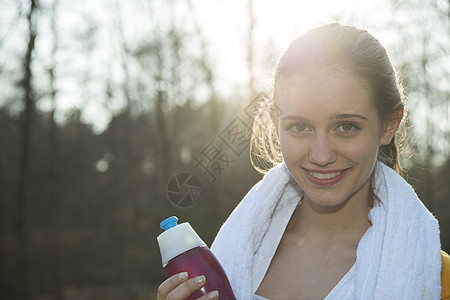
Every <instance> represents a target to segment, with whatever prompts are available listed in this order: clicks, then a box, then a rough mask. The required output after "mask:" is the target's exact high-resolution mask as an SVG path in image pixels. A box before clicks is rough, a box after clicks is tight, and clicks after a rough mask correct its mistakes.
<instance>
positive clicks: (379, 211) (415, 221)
mask: <svg viewBox="0 0 450 300" xmlns="http://www.w3.org/2000/svg"><path fill="white" fill-rule="evenodd" d="M374 192H375V194H376V196H377V198H378V199H379V200H380V201H376V203H375V206H374V207H373V208H372V209H371V211H370V213H369V220H370V221H371V223H372V226H371V227H370V228H369V229H368V230H367V232H366V233H365V234H364V236H363V238H362V239H361V241H360V243H359V244H358V248H357V252H356V262H355V265H354V266H353V267H352V269H353V270H352V271H354V272H355V273H354V276H352V277H351V278H353V279H352V280H345V281H342V282H340V283H339V284H338V285H337V286H339V289H337V288H336V289H333V290H332V291H331V292H330V294H329V297H328V296H327V299H344V298H346V299H347V298H348V297H349V294H348V291H353V292H352V293H351V294H352V296H351V298H355V299H382V300H384V299H440V294H441V282H440V270H441V256H440V240H439V226H438V222H437V221H436V219H435V218H434V217H433V216H432V214H431V213H430V212H429V211H428V210H427V209H426V207H425V206H424V205H423V204H422V202H421V201H420V200H419V199H418V198H417V196H416V194H415V192H414V190H413V189H412V188H411V186H410V185H409V184H408V183H407V182H406V181H405V180H404V179H403V178H402V177H401V176H400V175H399V174H397V173H396V172H395V171H393V170H392V169H391V168H389V167H387V166H386V165H384V164H382V163H380V162H378V163H377V164H376V168H375V191H374ZM301 197H302V191H301V190H300V189H299V187H298V186H297V185H296V184H295V182H293V180H292V178H291V176H290V174H289V171H288V170H287V168H286V165H285V164H284V163H281V164H279V165H278V166H276V167H274V168H273V169H272V170H270V171H269V172H268V173H267V174H266V175H265V176H264V178H263V180H262V181H260V182H259V183H257V184H256V185H255V186H254V187H253V188H252V189H251V190H250V191H249V193H248V194H247V195H246V196H245V197H244V199H243V200H242V201H241V203H240V204H239V205H238V206H237V207H236V209H235V210H234V211H233V213H232V214H231V215H230V217H229V218H228V219H227V221H226V222H225V223H224V224H223V226H222V228H221V229H220V231H219V233H218V235H217V237H216V239H215V241H214V243H213V245H212V247H211V249H212V251H213V253H214V254H215V255H216V257H217V258H218V259H219V261H220V262H221V264H222V266H223V267H224V269H225V272H226V273H227V275H228V277H229V279H230V283H231V286H232V288H233V291H234V293H235V295H236V297H237V299H239V300H240V299H242V300H247V299H253V296H254V293H255V291H256V290H257V288H258V286H259V284H260V282H261V280H262V278H263V277H264V275H265V272H266V270H267V265H268V263H270V259H271V258H272V256H273V254H274V253H275V250H276V247H277V246H278V243H279V241H280V240H281V237H282V235H283V233H284V230H285V228H286V226H287V223H288V221H289V218H290V216H291V215H292V213H293V211H294V210H295V208H296V206H297V204H298V203H299V201H301V200H300V199H301ZM269 224H270V228H269ZM263 239H264V240H265V239H270V240H274V241H275V243H262V242H263ZM262 244H263V245H271V246H270V247H267V249H265V248H264V247H261V245H262ZM262 248H263V249H262ZM265 254H266V256H265ZM267 254H269V261H268V262H267V261H266V262H264V261H263V260H264V257H267ZM341 291H342V293H344V291H345V295H344V294H342V293H341Z"/></svg>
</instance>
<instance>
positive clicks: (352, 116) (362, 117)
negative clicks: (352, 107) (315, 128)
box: [331, 114, 369, 121]
mask: <svg viewBox="0 0 450 300" xmlns="http://www.w3.org/2000/svg"><path fill="white" fill-rule="evenodd" d="M349 118H359V119H363V120H366V121H368V120H369V118H367V117H365V116H363V115H358V114H334V115H333V117H331V119H349Z"/></svg>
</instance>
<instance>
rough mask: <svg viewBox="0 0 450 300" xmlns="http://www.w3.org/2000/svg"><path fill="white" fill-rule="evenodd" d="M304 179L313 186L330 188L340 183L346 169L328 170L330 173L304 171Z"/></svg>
mask: <svg viewBox="0 0 450 300" xmlns="http://www.w3.org/2000/svg"><path fill="white" fill-rule="evenodd" d="M305 171H306V175H307V176H306V177H308V179H309V180H310V181H311V182H312V183H313V184H315V185H319V186H332V185H335V184H336V183H338V182H339V181H341V180H342V179H343V178H344V177H345V175H346V174H347V171H348V169H340V170H330V171H328V172H327V171H322V170H317V171H311V170H308V169H305Z"/></svg>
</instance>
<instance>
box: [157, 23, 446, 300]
mask: <svg viewBox="0 0 450 300" xmlns="http://www.w3.org/2000/svg"><path fill="white" fill-rule="evenodd" d="M404 115H405V110H404V97H403V94H402V88H401V84H400V83H399V80H398V77H397V74H396V72H395V70H394V68H393V67H392V65H391V63H390V60H389V57H388V55H387V53H386V50H385V49H384V48H383V46H382V45H381V44H380V43H379V42H378V41H377V40H376V39H375V38H374V37H373V36H372V35H370V34H369V33H368V32H366V31H364V30H360V29H357V28H354V27H349V26H342V25H339V24H329V25H325V26H322V27H319V28H316V29H313V30H311V31H309V32H308V33H306V34H305V35H302V36H300V37H299V38H298V39H296V40H295V41H293V42H292V43H291V45H290V46H289V48H288V49H287V51H286V52H285V53H284V54H283V56H282V57H281V59H280V61H279V64H278V67H277V70H276V74H275V78H274V88H273V92H272V94H271V95H270V96H269V97H267V98H266V99H265V100H264V101H263V103H261V106H260V109H259V110H258V113H257V114H256V118H255V120H254V136H253V149H252V151H255V152H256V156H257V157H259V158H260V159H262V160H263V161H265V162H268V163H270V164H271V165H273V166H274V167H273V168H272V169H270V171H268V172H267V174H266V175H265V176H264V178H263V180H262V181H260V182H259V183H257V184H256V185H255V186H254V187H253V188H252V189H251V190H250V192H249V193H248V194H247V195H246V196H245V198H244V199H243V200H242V201H241V203H240V204H239V205H238V207H237V208H236V209H235V210H234V211H233V213H232V214H231V215H230V217H229V218H228V220H227V221H226V222H225V223H224V225H223V226H222V228H221V229H220V231H219V233H218V235H217V237H216V240H215V241H214V244H213V246H212V251H213V252H214V253H215V255H216V256H217V258H218V259H219V261H220V262H221V263H222V265H223V267H224V269H225V271H226V273H227V275H228V276H229V279H230V283H231V285H232V287H233V291H234V292H235V295H236V297H237V299H324V298H325V299H368V298H370V299H439V298H440V296H441V276H440V275H441V252H440V241H439V226H438V222H437V221H436V219H435V218H434V217H433V216H432V215H431V213H430V212H429V211H428V210H427V209H426V208H425V207H424V206H423V204H422V203H421V202H420V200H419V199H418V198H417V196H416V194H415V193H414V191H413V189H412V188H411V187H410V186H409V185H408V184H407V183H406V181H404V179H403V178H402V177H401V176H400V175H399V171H400V165H399V159H398V155H397V144H396V142H397V141H396V133H397V132H398V128H399V126H400V124H401V122H402V119H403V117H404ZM260 170H261V169H260ZM204 280H205V278H203V277H200V278H192V279H189V280H187V278H180V277H177V276H174V277H172V278H169V279H168V280H166V281H165V282H163V283H162V284H161V286H160V288H159V290H158V293H159V297H160V299H183V298H185V297H187V296H188V295H189V294H190V293H192V292H193V291H195V290H197V289H199V288H200V287H201V286H202V285H203V284H204ZM206 280H207V278H206ZM208 297H209V298H208ZM219 297H220V295H219ZM204 298H205V299H215V298H217V294H216V293H210V294H209V295H208V296H204Z"/></svg>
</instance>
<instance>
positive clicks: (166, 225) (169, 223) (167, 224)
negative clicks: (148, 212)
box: [159, 216, 178, 231]
mask: <svg viewBox="0 0 450 300" xmlns="http://www.w3.org/2000/svg"><path fill="white" fill-rule="evenodd" d="M177 222H178V218H177V217H175V216H172V217H169V218H167V219H165V220H164V221H162V222H161V223H160V224H159V227H160V228H161V229H164V231H166V230H169V229H170V228H172V227H175V226H177V225H178V223H177Z"/></svg>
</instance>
